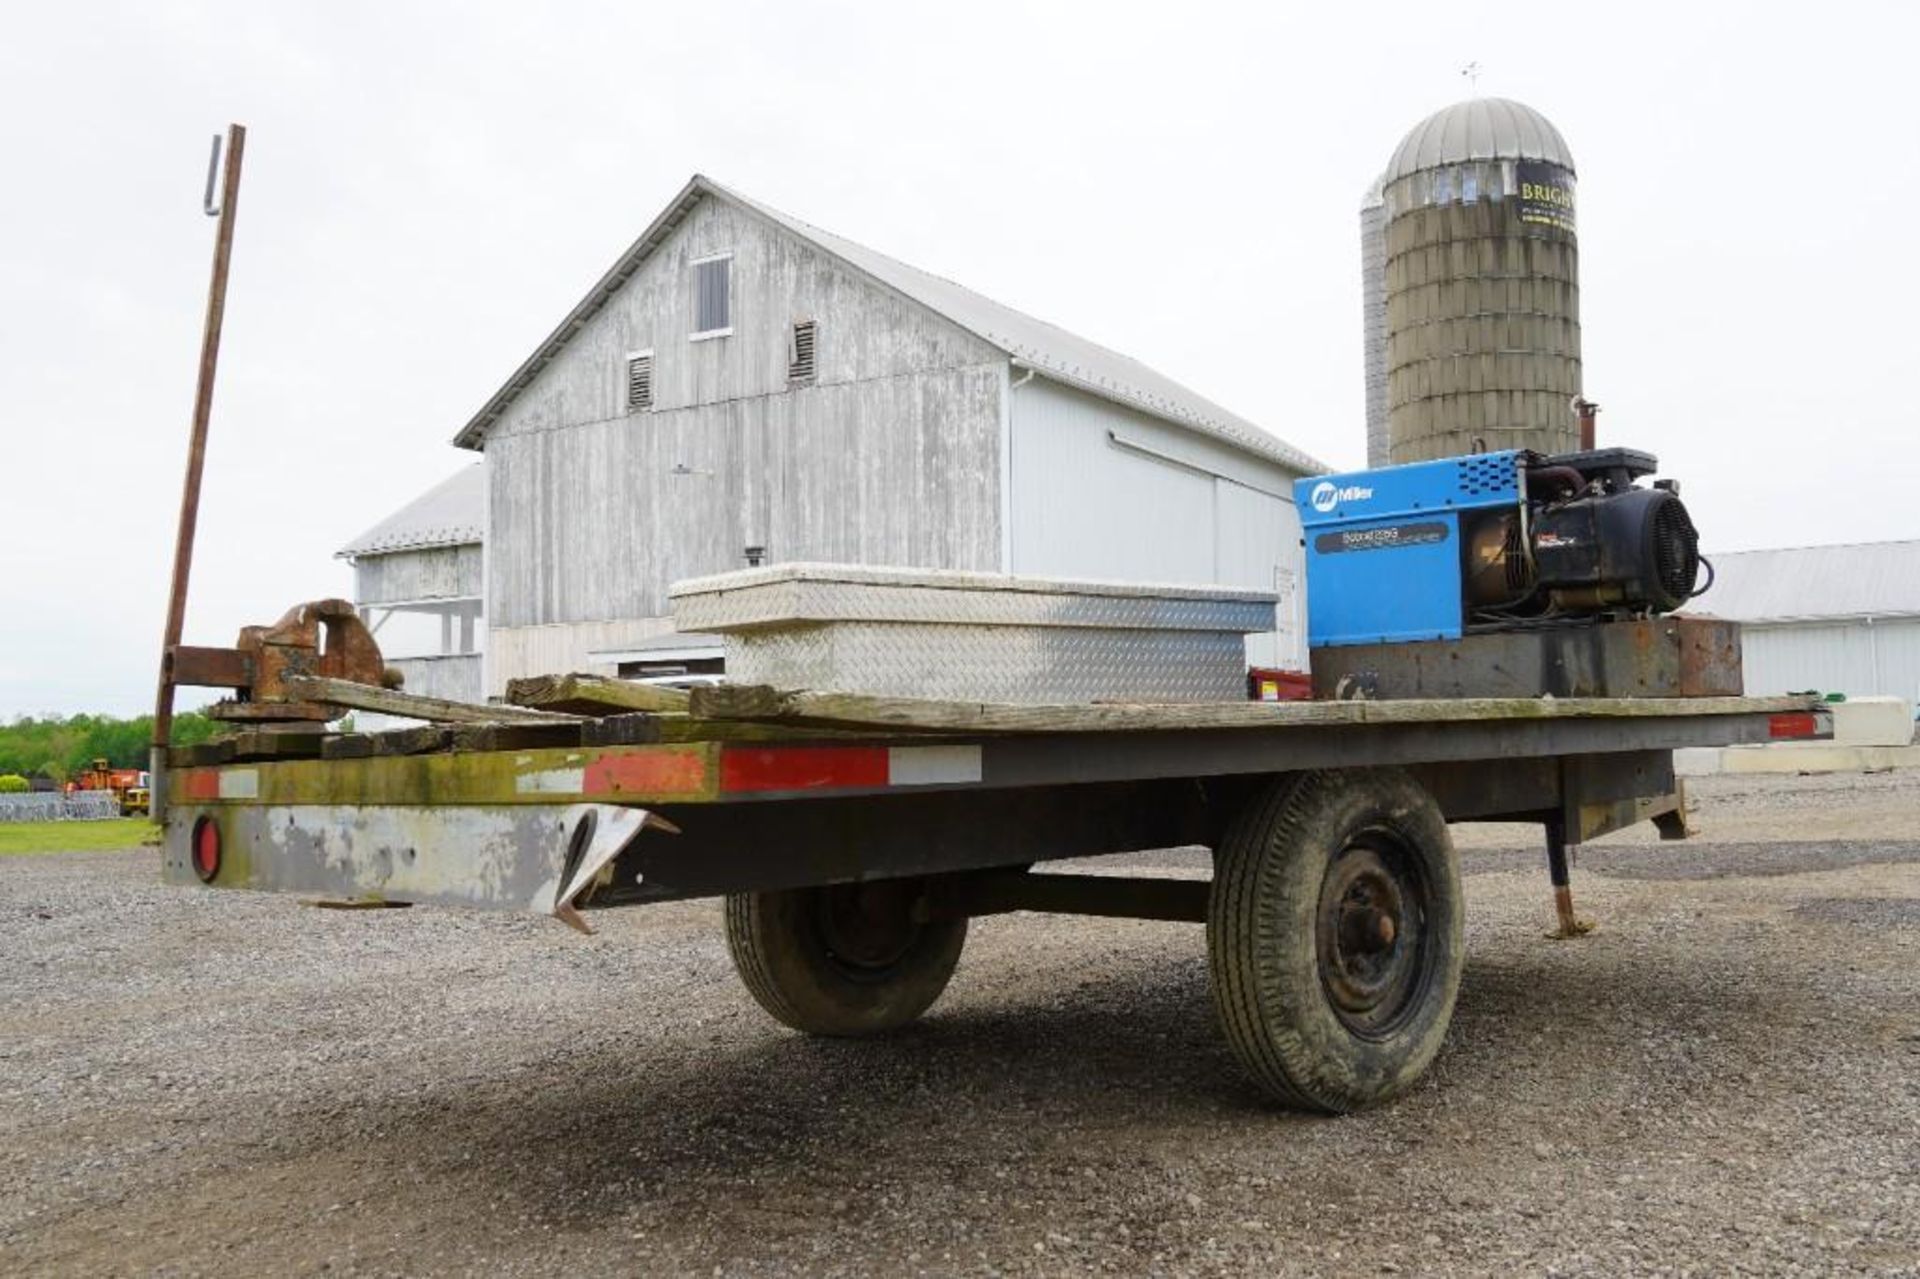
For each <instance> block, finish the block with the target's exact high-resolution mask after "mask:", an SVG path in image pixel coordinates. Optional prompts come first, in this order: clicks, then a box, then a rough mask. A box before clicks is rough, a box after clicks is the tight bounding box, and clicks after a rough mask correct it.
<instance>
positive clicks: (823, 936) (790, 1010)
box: [727, 879, 967, 1036]
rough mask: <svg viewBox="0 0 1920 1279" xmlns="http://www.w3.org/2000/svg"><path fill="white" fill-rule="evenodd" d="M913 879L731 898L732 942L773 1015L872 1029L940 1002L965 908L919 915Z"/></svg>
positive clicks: (814, 1029)
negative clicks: (953, 913)
mask: <svg viewBox="0 0 1920 1279" xmlns="http://www.w3.org/2000/svg"><path fill="white" fill-rule="evenodd" d="M919 897H920V885H919V882H918V881H916V880H902V879H892V880H875V881H872V882H868V883H862V884H832V885H828V886H826V887H823V888H799V889H792V890H789V891H785V892H767V893H737V894H734V895H733V896H730V897H728V898H727V950H728V952H729V953H730V954H731V955H732V956H733V966H734V968H735V970H737V971H738V972H739V974H740V980H741V981H742V982H744V983H745V984H746V987H747V991H748V993H750V994H751V995H752V996H753V997H754V999H755V1000H756V1001H757V1002H758V1003H759V1005H760V1006H761V1007H762V1008H764V1009H766V1010H767V1012H769V1013H770V1014H772V1015H773V1017H774V1019H775V1020H777V1021H779V1022H781V1023H782V1024H784V1025H787V1026H791V1027H792V1028H793V1029H795V1030H798V1031H803V1032H805V1033H806V1034H809V1035H843V1036H844V1035H873V1034H878V1033H880V1032H882V1031H887V1030H894V1029H897V1028H899V1027H901V1026H905V1025H907V1024H908V1023H909V1022H911V1021H913V1020H914V1019H915V1018H916V1017H918V1016H920V1014H921V1013H924V1012H925V1011H926V1010H927V1009H928V1008H930V1007H931V1006H932V1005H933V1001H934V1000H936V999H938V998H939V997H940V992H941V991H943V990H945V989H946V987H947V979H948V978H950V977H952V976H953V969H954V966H955V965H956V964H958V963H959V962H960V948H961V946H962V945H963V944H964V943H965V941H966V939H967V921H966V919H965V918H959V919H942V920H932V921H923V920H919V919H916V918H915V911H914V907H915V904H916V903H917V901H918V900H919Z"/></svg>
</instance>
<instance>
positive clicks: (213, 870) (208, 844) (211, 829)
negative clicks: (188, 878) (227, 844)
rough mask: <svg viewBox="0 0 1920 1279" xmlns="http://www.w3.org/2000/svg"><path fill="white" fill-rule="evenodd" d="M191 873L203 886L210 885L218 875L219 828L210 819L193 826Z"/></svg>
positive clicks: (203, 818) (204, 819)
mask: <svg viewBox="0 0 1920 1279" xmlns="http://www.w3.org/2000/svg"><path fill="white" fill-rule="evenodd" d="M193 873H194V874H196V875H198V876H199V877H200V882H201V883H203V884H211V883H212V882H213V877H214V876H215V875H218V874H219V873H220V827H219V826H218V825H217V824H216V823H215V822H214V820H213V818H211V817H202V818H201V819H200V820H199V821H197V822H195V823H194V824H193Z"/></svg>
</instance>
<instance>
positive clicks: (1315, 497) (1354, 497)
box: [1307, 480, 1373, 515]
mask: <svg viewBox="0 0 1920 1279" xmlns="http://www.w3.org/2000/svg"><path fill="white" fill-rule="evenodd" d="M1372 496H1373V490H1372V489H1370V488H1367V487H1366V486H1365V485H1363V484H1349V485H1347V487H1345V488H1340V487H1338V486H1337V485H1335V484H1334V483H1333V481H1332V480H1321V481H1320V482H1319V483H1318V484H1316V485H1314V486H1313V492H1312V493H1310V494H1308V495H1307V500H1308V501H1309V502H1312V503H1313V509H1314V510H1316V511H1318V512H1320V513H1321V514H1322V515H1325V514H1326V513H1327V512H1328V511H1331V510H1332V509H1333V508H1334V507H1336V506H1338V505H1339V504H1340V503H1342V502H1364V501H1366V500H1367V499H1368V498H1370V497H1372Z"/></svg>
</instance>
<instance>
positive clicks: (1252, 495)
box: [1010, 377, 1306, 668]
mask: <svg viewBox="0 0 1920 1279" xmlns="http://www.w3.org/2000/svg"><path fill="white" fill-rule="evenodd" d="M1012 395H1013V400H1012V408H1011V426H1010V438H1011V442H1012V466H1011V474H1012V481H1011V485H1012V500H1011V503H1010V506H1011V510H1012V525H1013V527H1012V571H1013V572H1016V573H1024V574H1031V575H1034V576H1041V577H1078V578H1096V579H1098V578H1109V579H1111V578H1118V579H1123V580H1133V581H1161V582H1173V583H1181V584H1188V585H1221V586H1232V587H1240V588H1245V589H1254V590H1263V591H1277V592H1279V593H1280V594H1281V595H1282V600H1281V603H1280V605H1279V606H1278V607H1277V608H1276V618H1275V629H1274V631H1272V632H1269V633H1267V634H1265V635H1260V636H1254V637H1250V638H1249V640H1248V647H1247V651H1248V657H1249V659H1250V660H1252V661H1254V662H1256V663H1257V664H1260V665H1281V666H1291V667H1295V668H1304V665H1305V662H1306V650H1305V646H1304V641H1303V638H1302V629H1301V624H1300V608H1299V590H1298V583H1299V582H1300V581H1301V580H1302V579H1301V574H1302V564H1301V550H1300V519H1299V515H1298V513H1297V512H1296V511H1295V510H1294V507H1293V503H1292V501H1291V500H1290V499H1289V498H1288V496H1287V494H1288V493H1289V492H1290V490H1291V485H1292V482H1293V479H1294V473H1293V472H1291V471H1289V470H1287V469H1286V468H1285V467H1282V466H1279V465H1277V464H1274V463H1269V462H1267V461H1265V460H1264V459H1260V458H1255V457H1250V456H1248V455H1247V454H1244V453H1240V452H1237V451H1235V450H1233V449H1230V448H1228V447H1226V446H1224V445H1220V444H1216V443H1215V442H1214V441H1212V440H1210V439H1207V438H1204V437H1201V436H1197V435H1194V434H1193V433H1192V432H1188V431H1182V430H1180V429H1178V428H1176V427H1172V426H1169V425H1167V424H1166V423H1164V422H1161V421H1159V420H1157V419H1155V418H1151V417H1148V416H1147V415H1145V414H1143V413H1138V412H1135V411H1133V410H1131V409H1128V408H1125V407H1123V406H1120V405H1116V404H1113V403H1111V402H1110V401H1107V400H1104V399H1100V398H1098V397H1096V396H1093V395H1089V394H1087V393H1085V392H1082V391H1079V390H1076V389H1074V388H1072V387H1068V386H1063V385H1061V384H1059V383H1057V382H1053V381H1050V380H1049V379H1046V378H1043V377H1035V378H1032V379H1031V380H1028V381H1027V382H1025V383H1024V384H1022V385H1020V386H1018V387H1017V389H1015V390H1014V391H1013V392H1012Z"/></svg>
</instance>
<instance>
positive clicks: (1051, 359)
mask: <svg viewBox="0 0 1920 1279" xmlns="http://www.w3.org/2000/svg"><path fill="white" fill-rule="evenodd" d="M703 199H717V200H723V201H725V202H727V203H728V204H730V205H733V206H734V207H736V208H740V209H744V210H745V211H747V212H748V213H751V214H753V215H755V216H757V217H760V218H762V219H764V220H766V221H767V222H770V223H772V224H773V225H774V226H776V227H779V228H781V229H782V230H784V231H786V232H788V233H790V234H792V235H795V236H798V237H799V238H801V239H802V240H805V241H807V242H808V243H810V244H812V245H813V246H814V247H815V248H817V249H819V250H821V251H822V252H824V253H826V254H828V255H830V256H832V257H834V258H837V259H839V260H840V261H841V262H842V263H844V264H845V265H847V266H848V267H850V268H852V269H853V270H854V271H856V272H858V273H860V274H861V275H864V276H866V277H867V278H868V279H870V280H873V281H874V282H876V283H878V284H879V285H880V286H881V287H883V288H886V289H888V290H890V291H892V292H894V293H897V294H900V295H901V296H903V297H905V298H907V299H908V300H910V301H912V302H915V303H917V304H918V305H920V306H922V307H925V308H926V309H927V310H929V311H931V312H933V313H934V314H936V315H938V316H940V317H942V318H943V319H945V320H947V321H948V322H949V323H951V324H954V325H956V326H958V327H959V328H962V329H964V330H966V331H967V332H969V333H972V334H973V335H974V336H975V337H978V338H980V339H981V340H983V341H985V342H987V343H988V344H990V345H992V346H995V347H998V348H999V349H1000V350H1001V351H1004V352H1005V353H1006V354H1007V355H1008V356H1009V357H1010V358H1011V359H1012V360H1013V361H1014V362H1015V363H1016V364H1019V365H1020V366H1022V367H1024V368H1031V369H1034V370H1035V371H1037V372H1039V373H1040V374H1042V375H1044V376H1046V377H1048V378H1051V379H1053V380H1055V381H1058V382H1063V383H1065V384H1067V385H1069V386H1074V387H1078V388H1079V389H1081V390H1083V391H1086V392H1088V393H1089V394H1092V395H1096V396H1099V397H1101V398H1102V399H1106V400H1111V401H1113V402H1114V403H1117V404H1123V405H1126V406H1128V407H1129V408H1134V409H1138V410H1139V411H1141V412H1143V413H1147V414H1149V415H1151V416H1153V417H1157V418H1160V419H1162V420H1164V421H1167V422H1171V423H1173V424H1174V425H1176V426H1182V427H1185V428H1187V429H1189V430H1192V431H1195V432H1198V433H1200V434H1202V435H1207V436H1211V437H1213V438H1215V439H1217V440H1220V441H1221V442H1223V443H1225V444H1229V445H1231V446H1233V447H1235V448H1238V449H1241V450H1244V451H1245V452H1248V453H1252V454H1255V455H1256V456H1259V457H1264V458H1266V459H1268V460H1269V461H1273V462H1277V463H1279V464H1280V465H1282V466H1285V467H1288V468H1289V469H1291V470H1295V471H1299V472H1302V473H1307V474H1314V473H1319V472H1322V471H1325V470H1327V469H1328V468H1327V466H1326V464H1325V463H1322V462H1320V461H1318V460H1316V459H1315V458H1313V457H1310V456H1308V455H1307V454H1306V453H1303V452H1301V451H1300V450H1299V449H1296V448H1294V447H1293V446H1292V445H1290V444H1288V443H1286V442H1285V441H1283V440H1280V439H1279V438H1277V437H1275V436H1274V435H1272V434H1270V433H1269V432H1267V431H1266V430H1264V429H1262V428H1261V427H1258V426H1255V425H1254V424H1253V423H1252V422H1249V421H1247V420H1246V419H1245V418H1242V417H1239V416H1238V415H1236V414H1233V413H1230V412H1228V411H1227V410H1226V409H1224V408H1221V407H1220V406H1219V405H1217V404H1215V403H1213V402H1212V401H1211V400H1208V399H1206V398H1205V397H1203V396H1201V395H1198V394H1196V393H1195V392H1193V391H1190V390H1188V389H1187V388H1186V387H1184V386H1182V385H1180V384H1179V383H1178V382H1175V381H1174V380H1173V379H1171V378H1168V377H1165V376H1163V375H1161V374H1159V373H1156V372H1154V371H1153V370H1152V369H1150V368H1148V367H1147V366H1146V365H1144V364H1142V363H1140V362H1139V361H1138V360H1135V359H1133V358H1131V357H1129V356H1125V355H1122V354H1120V353H1119V352H1117V351H1112V350H1109V349H1108V348H1106V347H1104V346H1101V345H1099V344H1098V343H1096V342H1091V341H1088V340H1087V339H1086V338H1083V337H1079V336H1077V335H1076V334H1072V333H1069V332H1067V331H1066V330H1065V329H1062V328H1059V327H1058V326H1056V325H1052V324H1048V323H1046V322H1045V321H1043V320H1036V319H1034V318H1033V317H1032V316H1029V315H1026V314H1024V313H1022V312H1020V311H1016V310H1014V309H1013V308H1012V307H1009V306H1003V305H1001V304H1000V303H998V302H995V301H994V300H993V299H991V298H987V297H983V296H981V295H980V294H978V293H975V292H974V291H973V290H971V289H968V288H966V287H964V286H962V285H959V284H955V283H954V282H953V281H951V280H947V279H943V278H941V277H940V276H937V275H933V274H930V273H928V272H926V271H922V270H920V269H919V268H917V267H912V266H909V265H907V264H906V263H904V262H901V261H898V260H897V259H895V258H890V257H888V256H887V255H886V254H884V253H878V252H875V251H874V250H872V249H869V248H867V247H865V246H864V245H860V244H855V243H854V242H853V241H851V240H847V239H843V238H842V237H840V236H837V235H834V234H833V233H832V232H829V231H823V230H821V229H820V228H818V227H815V226H811V225H809V224H807V223H805V222H802V221H800V220H799V219H798V218H794V217H790V216H788V215H787V214H784V213H781V212H780V211H779V210H777V209H773V208H769V207H768V206H766V205H764V204H761V203H759V202H758V201H755V200H751V199H748V198H747V197H746V196H743V195H740V194H738V193H737V192H734V191H731V190H728V189H727V188H726V187H723V186H721V185H720V184H719V183H717V182H714V181H713V180H712V179H710V178H707V177H704V176H701V175H698V174H696V175H695V176H694V178H693V180H692V181H691V182H689V183H687V185H686V187H685V188H683V189H682V190H681V192H680V194H679V195H678V196H676V197H675V198H674V200H673V202H672V203H671V204H669V205H668V206H667V208H666V210H665V211H664V212H662V213H661V214H660V216H659V217H657V218H655V219H654V221H653V224H652V225H651V226H649V227H648V228H647V229H646V231H645V232H643V233H642V234H641V236H640V238H639V239H637V240H635V241H634V242H633V244H632V246H630V247H629V248H628V249H627V251H626V252H625V253H623V254H622V255H621V256H620V259H619V261H617V262H615V263H614V264H613V267H612V269H611V270H609V271H608V272H607V273H606V274H605V275H603V276H602V277H601V278H600V281H599V282H598V283H597V284H595V285H594V286H593V288H592V289H591V290H589V291H588V293H587V295H586V297H584V298H582V299H581V301H580V303H579V305H577V306H576V307H574V309H573V311H572V312H571V313H570V314H569V315H568V316H567V318H566V319H565V320H563V321H562V322H561V324H560V327H558V328H557V329H555V330H554V331H553V332H552V333H551V334H550V335H549V336H548V337H547V340H546V341H545V342H543V343H541V345H540V347H539V349H538V350H536V351H535V352H534V353H533V354H532V355H531V356H529V357H528V358H527V360H526V362H525V363H523V364H522V365H521V366H520V367H519V368H518V369H517V370H515V372H514V374H513V376H512V377H510V378H508V379H507V382H506V385H504V386H502V387H501V388H500V389H499V390H498V391H496V392H494V394H493V397H492V398H491V399H489V400H488V401H487V403H486V405H485V406H484V407H482V408H481V410H480V411H479V412H478V413H476V414H474V416H473V420H472V421H470V422H468V423H467V424H466V426H464V427H463V428H461V430H460V433H459V434H458V435H457V436H455V437H454V443H455V444H458V445H460V446H461V447H462V448H479V447H481V445H482V442H483V441H484V439H485V438H486V433H487V429H488V428H489V427H490V426H492V425H493V423H494V422H495V421H496V420H498V418H499V417H500V415H501V414H502V413H504V412H505V411H506V409H507V406H508V405H510V404H512V403H513V401H514V400H515V399H516V398H517V397H518V396H519V394H520V393H521V392H522V391H524V390H525V389H526V388H527V387H528V386H529V385H530V384H531V383H532V382H533V380H534V378H536V377H537V376H539V374H540V371H541V370H542V369H543V368H545V367H546V366H547V365H548V364H549V363H551V362H552V361H553V360H554V358H555V357H557V356H558V355H559V354H560V352H561V351H562V350H564V349H565V348H566V345H567V343H568V342H569V341H571V340H572V338H573V336H574V334H576V333H578V332H579V331H580V330H581V329H582V328H583V327H584V326H585V325H586V323H587V321H588V320H590V319H591V318H592V317H593V316H594V315H595V314H596V313H597V312H599V310H600V309H601V308H602V307H604V306H605V305H606V304H607V303H608V302H609V301H610V300H612V298H613V296H614V295H615V294H616V293H618V292H619V291H620V290H621V288H623V287H624V286H625V285H626V283H627V281H628V280H629V279H631V278H632V277H633V275H634V273H635V272H636V271H638V270H639V269H640V266H641V264H642V263H644V262H645V261H646V260H647V259H648V258H649V257H650V256H652V254H653V252H654V251H655V250H656V249H658V248H659V247H660V245H661V244H663V243H664V242H665V241H666V239H667V237H668V236H670V235H672V234H673V232H674V230H675V229H676V228H677V227H678V226H679V225H680V223H681V222H682V221H684V220H685V219H686V217H687V215H688V214H689V213H691V212H692V211H693V208H694V206H695V205H697V204H698V203H699V202H700V201H701V200H703Z"/></svg>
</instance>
